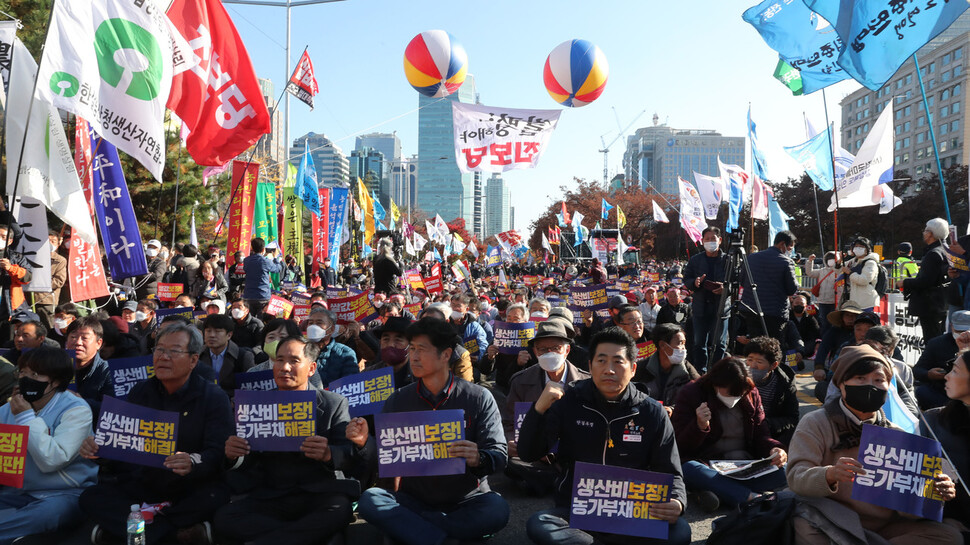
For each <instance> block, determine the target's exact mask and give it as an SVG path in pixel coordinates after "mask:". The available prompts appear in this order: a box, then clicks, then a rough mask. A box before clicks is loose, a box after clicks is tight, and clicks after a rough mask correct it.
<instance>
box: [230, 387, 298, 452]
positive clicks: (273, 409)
mask: <svg viewBox="0 0 970 545" xmlns="http://www.w3.org/2000/svg"><path fill="white" fill-rule="evenodd" d="M316 399H317V393H316V391H315V390H313V389H310V390H302V391H295V392H293V391H288V392H282V391H253V390H236V394H235V403H236V435H238V436H239V437H242V438H243V439H245V440H246V441H248V442H249V446H250V448H252V449H253V450H256V451H277V452H299V450H300V446H301V445H302V444H303V441H304V440H306V438H307V437H311V436H313V435H314V434H316V422H317V419H316V410H315V409H314V407H315V405H316Z"/></svg>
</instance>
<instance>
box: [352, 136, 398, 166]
mask: <svg viewBox="0 0 970 545" xmlns="http://www.w3.org/2000/svg"><path fill="white" fill-rule="evenodd" d="M364 148H372V149H376V150H377V151H379V152H381V154H383V155H384V160H385V161H387V162H388V163H397V162H398V161H400V160H401V139H400V138H398V137H397V134H394V133H385V132H372V133H370V134H364V135H361V136H358V137H357V143H356V145H354V149H355V150H361V149H364ZM390 170H391V168H390V165H388V166H387V168H385V169H384V171H385V172H389V171H390Z"/></svg>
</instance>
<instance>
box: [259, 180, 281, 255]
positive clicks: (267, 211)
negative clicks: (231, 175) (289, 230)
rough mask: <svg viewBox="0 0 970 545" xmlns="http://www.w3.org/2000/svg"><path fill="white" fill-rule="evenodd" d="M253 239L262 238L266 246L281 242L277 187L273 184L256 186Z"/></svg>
mask: <svg viewBox="0 0 970 545" xmlns="http://www.w3.org/2000/svg"><path fill="white" fill-rule="evenodd" d="M253 237H260V238H262V239H263V241H265V242H266V244H269V243H270V242H277V243H278V242H279V214H278V213H277V207H276V187H275V186H274V185H273V184H271V183H258V184H256V200H255V202H254V203H253Z"/></svg>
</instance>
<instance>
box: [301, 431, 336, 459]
mask: <svg viewBox="0 0 970 545" xmlns="http://www.w3.org/2000/svg"><path fill="white" fill-rule="evenodd" d="M300 451H301V452H303V455H304V456H306V457H307V458H310V459H311V460H317V461H319V462H329V461H330V457H331V453H330V441H328V440H327V438H326V437H320V436H319V435H314V436H312V437H307V438H306V439H304V440H303V444H302V445H300Z"/></svg>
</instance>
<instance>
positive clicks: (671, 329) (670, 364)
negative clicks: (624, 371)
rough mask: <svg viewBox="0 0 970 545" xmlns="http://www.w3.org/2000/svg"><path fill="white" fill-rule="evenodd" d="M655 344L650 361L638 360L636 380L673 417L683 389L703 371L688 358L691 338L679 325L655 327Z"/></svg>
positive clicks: (634, 378)
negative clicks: (688, 337)
mask: <svg viewBox="0 0 970 545" xmlns="http://www.w3.org/2000/svg"><path fill="white" fill-rule="evenodd" d="M653 343H654V345H655V346H656V347H657V351H656V352H654V353H653V355H651V356H650V357H649V358H647V360H646V363H643V362H637V372H636V374H634V375H633V382H637V383H640V384H642V385H643V386H645V387H646V389H647V390H646V391H647V393H648V394H650V397H652V398H654V399H656V400H657V401H660V402H661V403H663V405H664V409H666V410H667V415H668V416H669V415H670V414H671V413H672V412H673V409H674V401H676V400H677V394H678V393H680V389H681V388H682V387H683V386H684V385H685V384H687V383H688V382H690V381H692V380H697V379H698V378H700V374H698V373H697V370H696V369H694V366H693V365H691V364H690V362H689V361H687V337H686V336H685V335H684V330H683V329H681V327H680V326H679V325H677V324H660V325H658V326H657V327H655V328H654V329H653Z"/></svg>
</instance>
